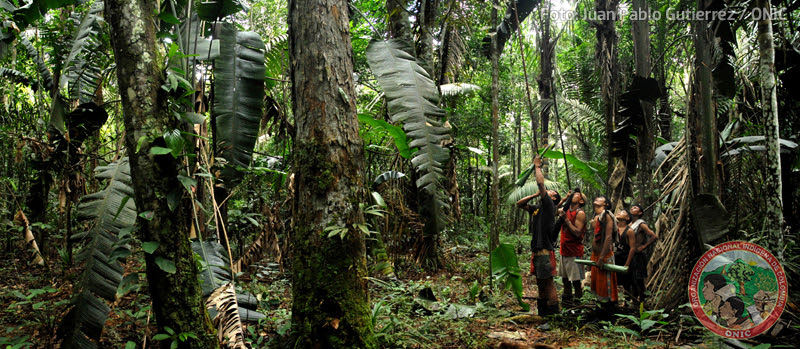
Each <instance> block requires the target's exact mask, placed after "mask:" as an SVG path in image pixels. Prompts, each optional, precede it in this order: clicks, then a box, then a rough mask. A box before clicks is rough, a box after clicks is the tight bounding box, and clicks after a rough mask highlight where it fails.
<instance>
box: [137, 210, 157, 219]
mask: <svg viewBox="0 0 800 349" xmlns="http://www.w3.org/2000/svg"><path fill="white" fill-rule="evenodd" d="M153 216H154V214H153V211H144V212H141V213H139V217H142V218H144V219H146V220H148V221H150V220H153Z"/></svg>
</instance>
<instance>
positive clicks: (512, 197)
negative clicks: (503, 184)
mask: <svg viewBox="0 0 800 349" xmlns="http://www.w3.org/2000/svg"><path fill="white" fill-rule="evenodd" d="M544 186H545V187H547V189H552V190H555V191H558V192H560V191H561V190H562V187H561V184H560V183H558V182H553V181H551V180H548V179H545V180H544ZM538 192H539V185H537V184H536V181H529V182H527V183H525V184H524V185H522V186H521V187H516V186H515V187H513V189H512V190H511V192H510V193H508V197H506V204H508V205H513V204H515V203H516V202H517V201H519V200H520V199H522V198H524V197H526V196H528V195H533V194H536V193H538Z"/></svg>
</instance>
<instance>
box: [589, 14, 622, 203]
mask: <svg viewBox="0 0 800 349" xmlns="http://www.w3.org/2000/svg"><path fill="white" fill-rule="evenodd" d="M618 5H619V0H595V5H594V7H595V12H596V13H597V18H598V19H599V20H596V21H594V22H593V23H592V24H593V25H594V26H595V28H596V29H597V34H596V37H597V46H596V48H595V59H596V60H597V64H598V66H599V72H600V92H601V97H602V100H603V115H604V116H605V119H606V123H605V129H606V149H607V151H610V146H611V134H612V132H613V131H614V125H615V124H614V123H615V122H616V117H615V115H616V112H617V94H618V93H619V86H618V85H619V65H618V62H617V41H618V40H619V38H618V37H617V29H616V26H615V25H616V21H615V19H616V13H617V7H618ZM610 14H614V15H610ZM616 160H618V159H614V158H612V157H611V155H610V153H609V155H608V163H607V170H608V174H609V175H611V174H612V173H613V172H614V167H615V163H616V162H615V161H616ZM608 191H610V190H608ZM620 192H621V190H620ZM613 199H614V198H612V200H613Z"/></svg>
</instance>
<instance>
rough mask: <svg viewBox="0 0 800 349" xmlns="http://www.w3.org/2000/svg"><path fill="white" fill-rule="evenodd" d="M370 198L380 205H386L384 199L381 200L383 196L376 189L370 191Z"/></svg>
mask: <svg viewBox="0 0 800 349" xmlns="http://www.w3.org/2000/svg"><path fill="white" fill-rule="evenodd" d="M372 199H373V200H375V204H376V205H378V206H380V207H386V201H384V200H383V196H381V194H380V193H378V192H377V191H373V192H372Z"/></svg>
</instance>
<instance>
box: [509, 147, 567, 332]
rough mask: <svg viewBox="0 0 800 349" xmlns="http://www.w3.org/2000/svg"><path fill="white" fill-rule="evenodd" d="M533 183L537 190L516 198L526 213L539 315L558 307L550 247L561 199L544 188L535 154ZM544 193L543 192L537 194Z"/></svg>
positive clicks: (548, 313) (549, 312)
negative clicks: (528, 215) (533, 202)
mask: <svg viewBox="0 0 800 349" xmlns="http://www.w3.org/2000/svg"><path fill="white" fill-rule="evenodd" d="M533 165H534V171H535V174H536V184H538V186H539V192H538V193H536V194H533V195H530V196H527V197H524V198H522V199H521V200H519V201H517V207H519V208H521V209H523V210H525V211H528V213H529V214H530V221H529V228H528V229H529V231H530V233H531V251H532V253H533V269H534V270H533V273H534V275H536V286H537V287H538V289H539V299H538V301H537V302H536V303H537V307H538V309H539V315H541V316H544V315H553V314H556V313H557V312H558V311H559V310H558V294H556V285H555V283H554V282H553V276H555V275H556V257H555V251H554V247H553V238H552V232H553V226H554V224H555V215H556V203H557V202H560V201H561V197H560V195H558V192H556V191H555V190H547V188H545V186H544V175H542V158H540V157H539V156H538V155H537V156H536V158H534V159H533ZM541 193H546V194H547V195H540V194H541ZM535 197H539V198H540V200H539V203H540V204H539V205H533V204H531V203H530V201H531V199H533V198H535Z"/></svg>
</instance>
